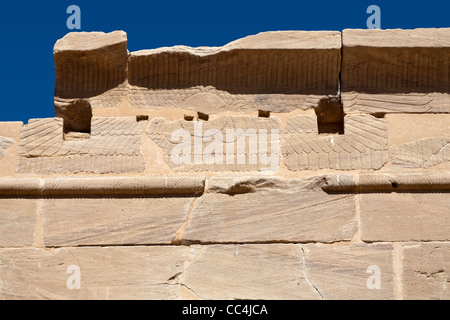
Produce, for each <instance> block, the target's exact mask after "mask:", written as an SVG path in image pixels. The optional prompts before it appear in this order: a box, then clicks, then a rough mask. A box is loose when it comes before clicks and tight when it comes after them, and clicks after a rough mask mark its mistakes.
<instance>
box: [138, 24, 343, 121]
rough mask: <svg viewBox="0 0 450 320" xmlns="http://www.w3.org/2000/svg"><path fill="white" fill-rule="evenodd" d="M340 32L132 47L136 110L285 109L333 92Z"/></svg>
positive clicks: (310, 103) (303, 105) (314, 103)
mask: <svg viewBox="0 0 450 320" xmlns="http://www.w3.org/2000/svg"><path fill="white" fill-rule="evenodd" d="M340 49H341V36H340V33H339V32H302V31H278V32H266V33H260V34H258V35H254V36H249V37H246V38H243V39H240V40H237V41H234V42H231V43H229V44H227V45H225V46H223V47H219V48H207V47H200V48H190V47H184V46H177V47H173V48H160V49H155V50H145V51H138V52H133V53H131V56H130V60H129V82H130V85H131V91H130V103H131V105H132V106H133V107H134V108H148V109H159V108H161V107H164V106H167V107H173V106H175V107H178V108H183V109H191V110H196V111H201V112H203V113H206V114H217V113H219V112H221V111H223V110H226V111H232V112H249V111H257V110H264V111H273V112H290V111H293V110H296V109H309V108H312V107H315V106H317V105H318V102H319V100H320V99H321V98H323V97H327V96H336V95H337V92H338V90H339V83H338V79H339V69H340V68H339V65H340V56H341V52H340Z"/></svg>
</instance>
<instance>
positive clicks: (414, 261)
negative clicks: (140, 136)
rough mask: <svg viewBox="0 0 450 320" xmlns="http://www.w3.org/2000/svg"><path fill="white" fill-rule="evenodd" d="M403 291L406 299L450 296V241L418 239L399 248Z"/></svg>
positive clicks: (429, 298)
mask: <svg viewBox="0 0 450 320" xmlns="http://www.w3.org/2000/svg"><path fill="white" fill-rule="evenodd" d="M402 278H403V295H404V298H405V299H409V300H439V299H440V300H449V299H450V245H449V244H448V243H422V244H415V245H405V246H404V248H403V275H402Z"/></svg>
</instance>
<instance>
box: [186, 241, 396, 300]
mask: <svg viewBox="0 0 450 320" xmlns="http://www.w3.org/2000/svg"><path fill="white" fill-rule="evenodd" d="M392 260H393V259H392V246H391V245H375V246H367V245H346V246H318V245H306V246H303V245H294V244H287V245H281V244H279V245H276V244H272V245H213V246H205V247H200V246H194V247H192V248H191V252H190V256H189V261H188V264H187V266H186V272H185V276H184V279H183V284H184V285H185V286H186V287H187V288H189V289H190V290H191V291H192V292H193V293H195V294H196V295H197V297H199V298H200V299H283V300H295V299H390V298H393V295H394V290H393V267H392ZM373 265H376V266H378V267H379V268H380V271H381V288H380V289H379V290H377V289H375V290H370V289H369V288H368V287H367V279H368V278H369V277H370V276H371V274H368V273H367V272H366V271H367V269H368V268H369V267H370V266H373Z"/></svg>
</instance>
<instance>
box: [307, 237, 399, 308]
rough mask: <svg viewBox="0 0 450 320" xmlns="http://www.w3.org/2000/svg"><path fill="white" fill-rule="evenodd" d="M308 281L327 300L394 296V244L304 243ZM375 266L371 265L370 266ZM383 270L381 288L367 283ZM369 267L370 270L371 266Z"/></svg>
mask: <svg viewBox="0 0 450 320" xmlns="http://www.w3.org/2000/svg"><path fill="white" fill-rule="evenodd" d="M302 247H303V250H304V254H305V258H304V259H305V268H306V271H307V277H308V278H307V279H308V281H309V282H310V283H311V284H313V285H314V287H315V288H316V289H317V291H318V292H320V294H321V295H322V296H323V297H324V298H325V299H327V300H386V299H394V270H393V248H392V245H391V244H376V245H366V244H352V245H343V246H329V245H317V244H311V245H302ZM370 267H372V268H370ZM373 267H377V268H379V271H380V288H379V289H377V288H374V287H372V286H368V285H367V283H368V280H369V283H370V284H371V285H373V284H374V283H373V282H372V281H371V279H369V278H370V277H371V276H372V275H374V270H375V269H373ZM369 268H370V269H369Z"/></svg>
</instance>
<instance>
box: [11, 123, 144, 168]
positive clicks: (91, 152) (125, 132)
mask: <svg viewBox="0 0 450 320" xmlns="http://www.w3.org/2000/svg"><path fill="white" fill-rule="evenodd" d="M146 123H147V122H146V121H136V118H135V117H123V118H114V117H110V118H100V117H98V118H93V120H92V131H91V135H90V138H89V139H81V140H77V141H65V140H64V139H63V121H62V119H59V118H50V119H35V120H30V122H29V123H28V125H26V126H24V128H23V129H22V132H21V140H20V148H19V156H20V157H19V164H18V171H19V172H20V173H40V174H49V173H77V172H92V173H110V172H116V173H121V172H141V171H143V170H144V159H143V157H142V154H141V138H142V132H143V129H144V126H145V124H146Z"/></svg>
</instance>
